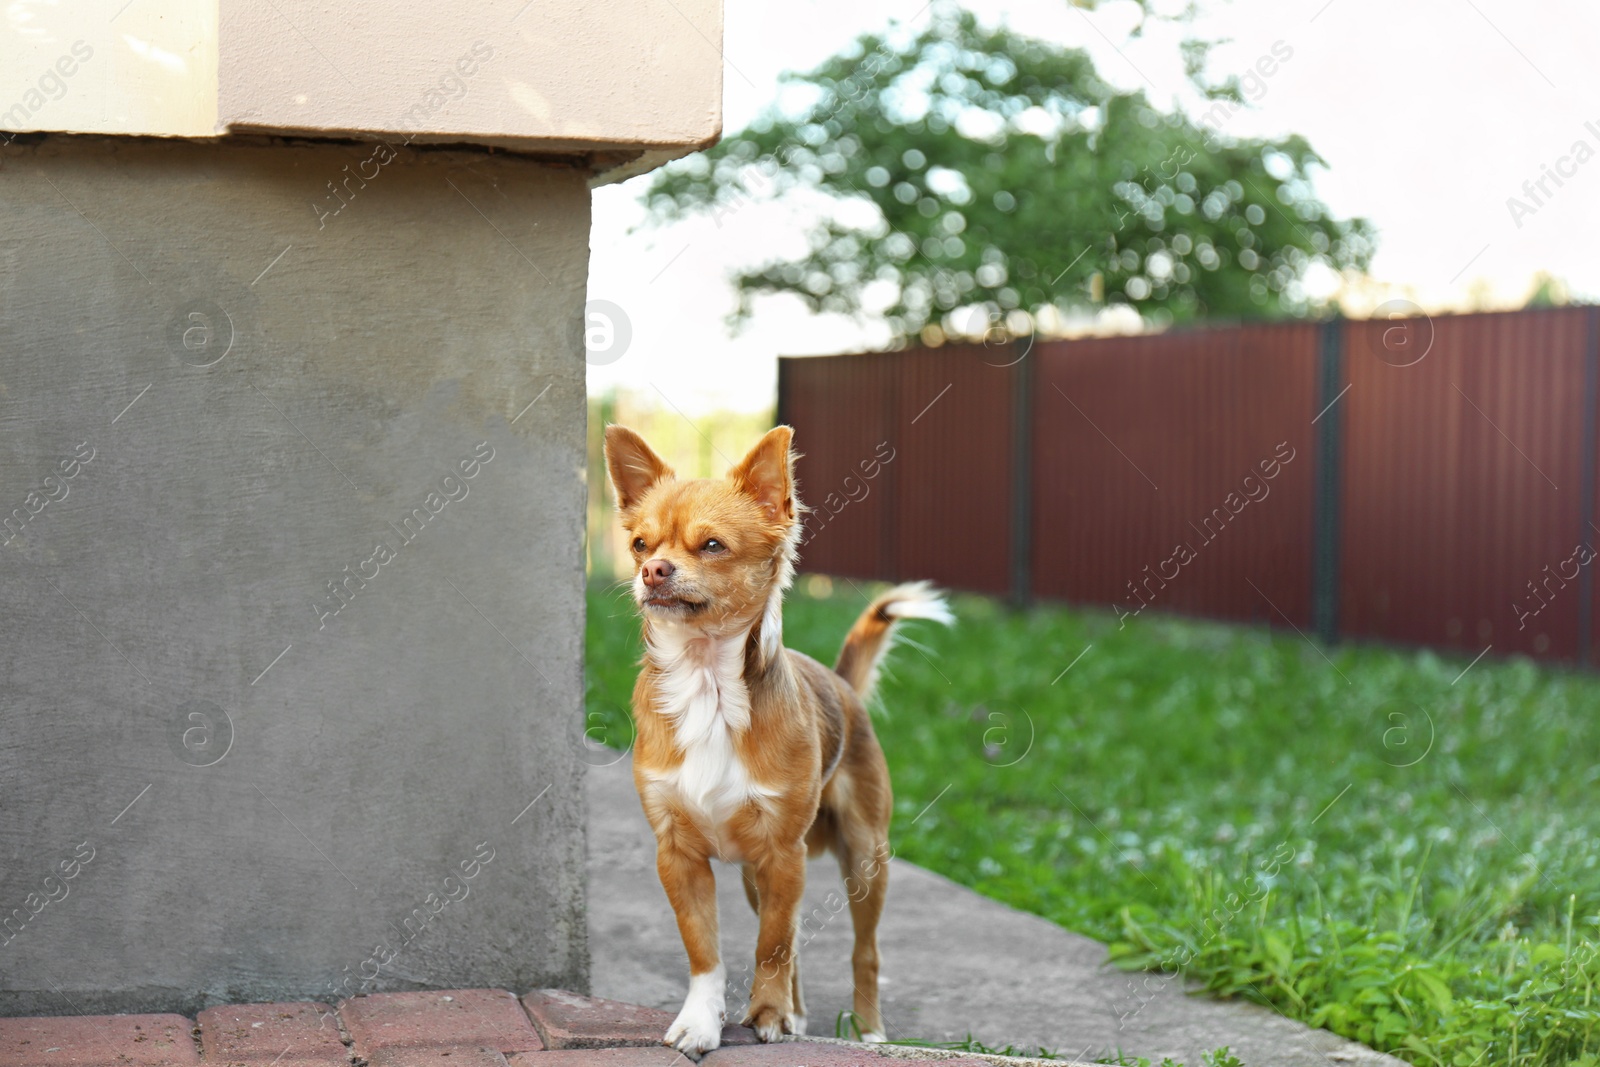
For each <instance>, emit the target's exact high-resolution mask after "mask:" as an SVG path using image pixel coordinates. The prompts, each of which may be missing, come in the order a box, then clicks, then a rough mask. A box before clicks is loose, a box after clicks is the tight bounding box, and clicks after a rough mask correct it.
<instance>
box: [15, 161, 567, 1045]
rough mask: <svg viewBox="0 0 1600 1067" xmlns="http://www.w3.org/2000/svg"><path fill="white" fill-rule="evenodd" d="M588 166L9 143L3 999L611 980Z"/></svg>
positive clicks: (193, 998)
mask: <svg viewBox="0 0 1600 1067" xmlns="http://www.w3.org/2000/svg"><path fill="white" fill-rule="evenodd" d="M346 167H348V168H349V169H348V170H347V169H345V168H346ZM352 175H353V176H354V179H353V180H352ZM584 179H585V176H584V174H583V173H582V172H581V171H578V170H573V169H565V168H561V167H558V166H551V165H540V164H537V163H535V162H532V161H528V160H518V159H515V158H507V157H505V156H503V155H502V156H491V155H486V154H478V153H472V152H452V151H431V152H421V153H418V152H413V151H401V152H400V153H399V154H398V156H397V157H396V158H394V159H392V160H386V161H384V162H382V163H378V162H375V161H374V149H373V147H372V146H370V145H368V146H352V145H344V146H340V145H286V144H275V143H258V144H216V145H207V144H185V143H179V142H159V141H126V140H124V141H115V140H107V139H99V138H54V139H49V140H46V141H44V142H42V143H38V144H33V145H25V144H22V143H20V142H19V143H17V144H13V145H11V146H9V147H7V148H5V149H3V150H0V279H3V282H0V516H4V517H9V526H8V528H6V529H4V530H0V541H5V540H6V539H7V538H9V543H6V544H3V545H0V605H3V610H4V616H3V619H0V684H3V688H0V923H3V926H0V1013H3V1014H34V1013H40V1014H72V1013H79V1012H105V1011H126V1010H194V1009H196V1008H198V1007H200V1006H202V1005H204V1004H208V1003H216V1002H219V1001H222V1000H235V1001H237V1000H267V999H277V998H313V999H318V1000H333V999H337V998H338V997H340V996H342V995H346V994H348V993H352V992H373V991H378V990H388V989H407V988H419V987H428V988H446V987H451V986H465V985H475V986H503V987H506V988H510V989H513V990H517V991H519V992H520V991H523V990H526V989H529V988H533V987H536V986H544V985H555V986H565V987H569V988H577V989H586V988H587V982H588V956H587V946H586V942H585V918H584V883H583V858H584V839H583V833H584V818H583V815H584V810H583V790H582V782H581V778H580V775H579V772H580V771H581V768H582V759H583V748H582V740H581V738H582V699H583V677H582V654H583V644H582V635H583V597H582V592H583V570H582V540H583V506H584V484H583V480H584V471H583V467H584V419H585V408H584V373H583V371H584V360H583V338H582V307H583V301H584V286H585V272H586V269H587V259H588V232H589V197H588V192H587V189H586V187H585V180H584ZM329 182H334V183H337V184H340V185H341V194H340V198H339V199H335V198H334V194H333V193H332V192H331V191H330V188H329V186H328V183H329ZM313 205H320V207H317V206H313ZM341 205H342V207H341V209H340V210H339V211H338V212H337V213H336V214H335V213H333V211H332V209H333V208H334V207H336V206H341ZM534 401H537V402H536V403H535V402H534ZM530 404H531V405H532V406H529V405H530ZM463 462H465V464H466V466H465V468H464V469H463V466H462V464H463ZM469 473H470V477H468V474H469ZM14 509H18V510H15V511H14ZM407 517H409V518H410V523H409V524H407V523H406V522H405V520H406V518H407ZM379 546H383V547H382V548H380V547H379ZM347 568H348V570H347ZM352 574H355V575H358V576H359V577H356V578H351V577H349V575H352ZM330 582H339V583H342V588H343V589H344V590H345V593H344V597H343V598H338V597H336V594H335V593H334V592H333V591H331V586H330V584H329V583H330ZM335 607H339V608H341V610H339V611H338V612H337V613H336V614H334V613H332V609H333V608H335ZM530 804H531V805H532V806H531V807H529V805H530ZM491 853H492V856H491ZM485 857H490V858H488V859H487V862H485ZM69 875H70V876H69Z"/></svg>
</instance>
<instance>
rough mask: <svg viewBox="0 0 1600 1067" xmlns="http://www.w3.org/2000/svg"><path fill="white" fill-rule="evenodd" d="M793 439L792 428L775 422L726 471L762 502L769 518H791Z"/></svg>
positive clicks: (782, 520) (785, 520) (784, 521)
mask: <svg viewBox="0 0 1600 1067" xmlns="http://www.w3.org/2000/svg"><path fill="white" fill-rule="evenodd" d="M793 441H794V431H793V430H792V429H790V428H789V427H787V426H776V427H774V428H772V429H771V430H768V431H767V434H766V436H765V437H763V438H762V439H761V440H760V441H759V442H757V443H756V447H754V448H752V449H751V450H750V453H749V455H747V456H745V457H744V459H742V460H740V461H739V462H738V463H737V464H736V465H735V466H734V468H733V469H732V470H730V471H729V472H728V479H729V480H730V481H732V482H733V483H734V484H735V485H737V486H738V487H739V488H740V489H742V490H744V491H745V492H746V493H748V494H749V495H750V496H752V497H754V498H755V500H756V503H758V504H760V505H761V507H762V509H763V510H764V511H765V512H766V513H767V520H768V521H769V522H773V523H779V524H787V523H790V522H793V521H794V516H795V499H794V451H793V450H792V449H791V448H790V445H791V443H792V442H793Z"/></svg>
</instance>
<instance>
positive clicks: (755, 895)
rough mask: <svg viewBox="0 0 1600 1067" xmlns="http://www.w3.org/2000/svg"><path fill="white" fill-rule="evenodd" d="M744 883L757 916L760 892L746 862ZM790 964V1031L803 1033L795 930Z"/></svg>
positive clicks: (747, 895) (803, 1022)
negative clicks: (791, 988) (791, 979)
mask: <svg viewBox="0 0 1600 1067" xmlns="http://www.w3.org/2000/svg"><path fill="white" fill-rule="evenodd" d="M740 873H741V874H742V876H743V877H742V879H741V880H742V881H743V883H744V898H745V899H746V900H748V901H749V902H750V907H751V910H753V911H754V912H755V913H756V915H757V916H758V917H759V916H760V914H761V894H760V892H759V891H758V890H757V889H756V872H755V870H754V868H752V867H751V866H750V864H748V863H746V864H744V866H743V867H742V868H741V869H740ZM790 966H791V967H792V968H793V972H792V973H793V974H794V985H793V996H794V1011H792V1012H791V1013H790V1018H789V1025H790V1032H791V1033H795V1034H803V1033H805V1032H806V1002H805V998H804V997H803V996H801V995H800V931H799V930H798V929H796V930H795V935H794V947H793V948H792V949H790Z"/></svg>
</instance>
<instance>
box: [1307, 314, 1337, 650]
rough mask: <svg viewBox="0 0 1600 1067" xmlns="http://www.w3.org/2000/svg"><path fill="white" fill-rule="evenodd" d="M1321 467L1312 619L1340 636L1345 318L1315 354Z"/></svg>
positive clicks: (1330, 325) (1330, 328)
mask: <svg viewBox="0 0 1600 1067" xmlns="http://www.w3.org/2000/svg"><path fill="white" fill-rule="evenodd" d="M1317 371H1318V375H1317V377H1318V390H1317V391H1318V398H1317V406H1318V408H1319V409H1320V411H1321V414H1320V415H1318V416H1317V418H1316V420H1315V421H1316V423H1317V466H1316V468H1315V474H1314V477H1315V478H1316V483H1315V485H1314V486H1313V487H1312V494H1313V496H1312V500H1313V503H1312V509H1313V510H1312V523H1313V530H1312V536H1313V538H1314V541H1313V545H1312V553H1311V623H1312V626H1313V627H1314V628H1315V629H1316V632H1317V636H1318V637H1320V638H1321V639H1322V640H1323V641H1324V642H1327V643H1329V644H1332V643H1333V642H1335V641H1337V640H1338V639H1339V495H1340V494H1339V490H1340V484H1341V480H1340V474H1341V472H1340V461H1341V459H1342V455H1341V453H1342V451H1343V449H1342V445H1343V434H1342V433H1341V429H1342V427H1343V425H1344V423H1343V420H1342V419H1341V418H1340V417H1339V405H1338V404H1337V403H1335V401H1336V400H1338V398H1339V393H1340V391H1341V390H1342V389H1343V388H1344V322H1343V320H1342V319H1340V318H1339V317H1338V316H1337V315H1336V316H1334V317H1333V318H1331V319H1328V320H1327V321H1326V322H1324V323H1323V324H1322V327H1321V330H1320V347H1319V351H1318V353H1317Z"/></svg>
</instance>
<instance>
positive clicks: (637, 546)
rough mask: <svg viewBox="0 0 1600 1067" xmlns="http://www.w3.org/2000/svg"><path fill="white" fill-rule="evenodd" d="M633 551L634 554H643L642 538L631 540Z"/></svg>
mask: <svg viewBox="0 0 1600 1067" xmlns="http://www.w3.org/2000/svg"><path fill="white" fill-rule="evenodd" d="M633 550H634V551H635V552H643V551H644V538H642V537H635V538H634V539H633Z"/></svg>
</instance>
